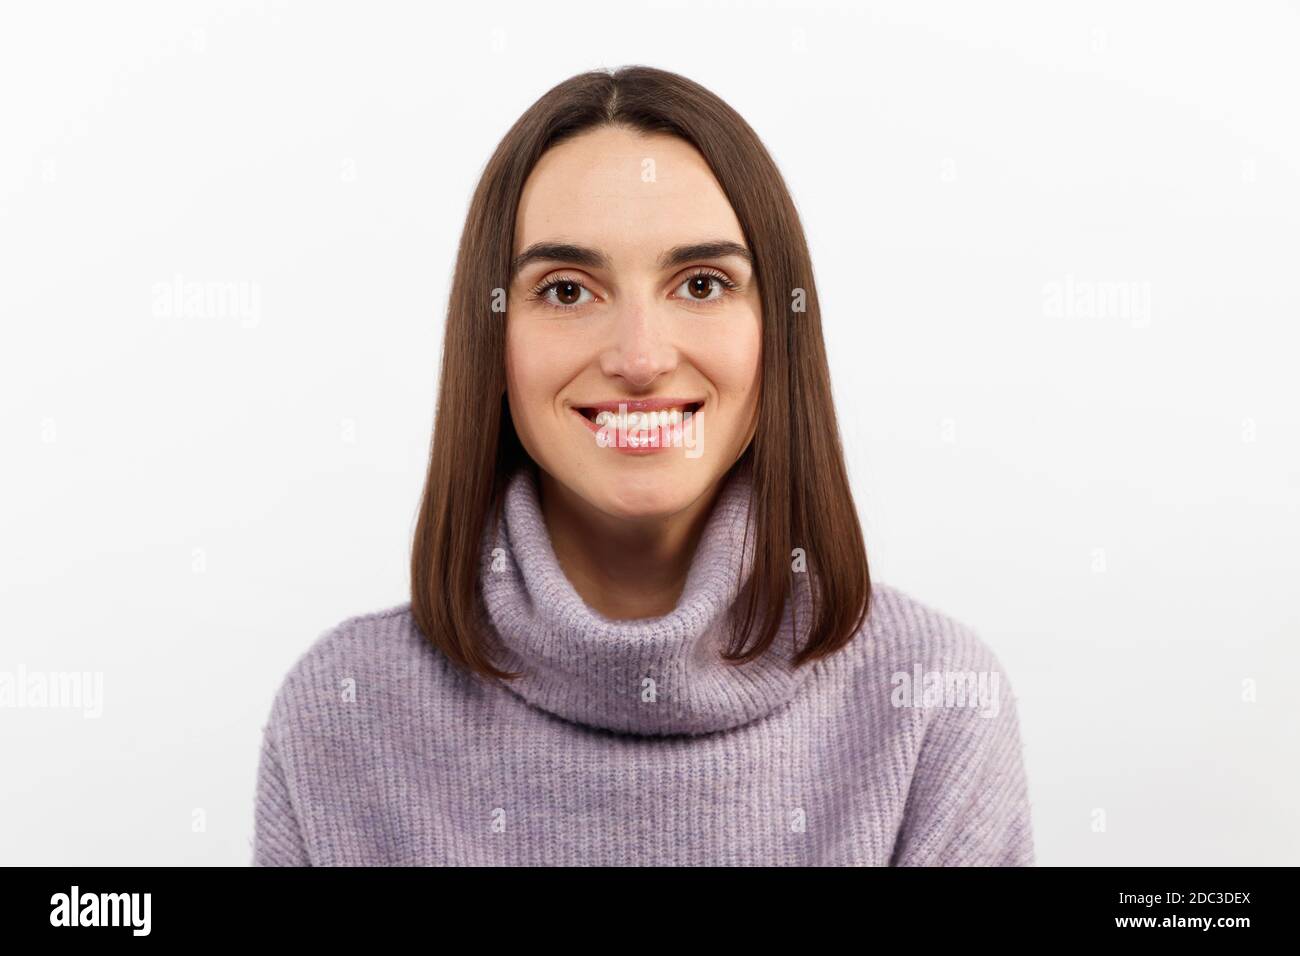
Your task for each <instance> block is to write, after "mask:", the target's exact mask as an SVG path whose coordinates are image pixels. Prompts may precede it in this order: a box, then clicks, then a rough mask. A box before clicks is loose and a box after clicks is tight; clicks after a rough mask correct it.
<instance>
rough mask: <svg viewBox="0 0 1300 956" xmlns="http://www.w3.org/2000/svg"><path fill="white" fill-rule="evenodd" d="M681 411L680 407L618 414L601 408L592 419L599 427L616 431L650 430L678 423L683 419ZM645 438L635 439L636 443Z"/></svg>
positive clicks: (643, 440) (645, 437)
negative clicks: (623, 414) (624, 414)
mask: <svg viewBox="0 0 1300 956" xmlns="http://www.w3.org/2000/svg"><path fill="white" fill-rule="evenodd" d="M682 412H683V410H682V409H680V408H664V409H656V410H655V411H652V412H628V413H627V414H626V416H620V415H619V413H618V412H613V411H610V410H608V409H602V410H601V411H599V412H597V413H596V415H595V418H594V421H595V422H596V424H597V425H598V426H599V427H601V428H612V429H615V430H618V431H624V432H642V431H652V430H654V429H657V428H669V427H672V426H675V425H680V424H681V423H682V421H683V419H684V416H683V414H682ZM647 440H648V436H643V437H640V438H638V439H637V443H644V442H645V441H647Z"/></svg>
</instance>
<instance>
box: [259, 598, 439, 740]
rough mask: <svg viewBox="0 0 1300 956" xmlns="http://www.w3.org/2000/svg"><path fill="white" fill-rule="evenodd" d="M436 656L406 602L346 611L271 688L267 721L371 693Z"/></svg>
mask: <svg viewBox="0 0 1300 956" xmlns="http://www.w3.org/2000/svg"><path fill="white" fill-rule="evenodd" d="M439 658H440V655H438V654H437V652H436V651H435V650H434V648H433V647H432V646H431V645H430V644H429V643H428V642H427V641H425V640H424V638H423V635H422V634H421V633H420V630H419V628H418V627H417V626H416V624H415V619H414V617H413V616H412V614H411V606H410V604H409V603H408V602H404V603H402V604H398V605H394V606H392V607H388V608H384V609H382V610H378V611H372V612H369V613H365V614H357V615H354V616H352V617H348V618H346V619H344V620H343V621H340V622H339V623H338V624H336V625H334V626H333V627H329V628H327V629H325V630H324V631H322V632H320V634H319V635H318V636H317V637H316V638H315V640H313V641H312V642H311V643H310V644H309V645H308V646H307V647H306V648H305V649H304V650H303V651H302V652H301V653H300V654H299V655H298V657H297V658H296V659H295V661H294V663H293V665H292V666H291V667H290V668H289V670H288V672H287V673H286V674H285V675H284V677H283V679H282V680H281V682H280V685H279V687H278V689H277V690H276V693H275V697H274V700H273V702H272V705H271V722H272V723H283V722H292V721H295V720H296V719H298V718H301V717H302V716H303V715H304V714H308V713H312V712H316V713H319V709H320V707H322V706H326V705H332V704H334V703H335V702H336V701H338V700H339V699H340V698H343V699H347V698H348V697H349V696H350V697H352V698H353V699H355V698H356V697H358V696H360V695H365V696H371V697H373V696H374V694H375V693H376V692H377V691H378V692H383V691H384V690H385V689H386V688H388V687H390V686H391V685H392V683H393V682H394V681H401V680H405V679H416V678H418V677H419V675H421V674H422V673H427V672H429V671H430V670H432V669H436V668H437V667H438V661H439Z"/></svg>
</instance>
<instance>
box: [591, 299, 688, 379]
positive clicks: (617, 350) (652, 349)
mask: <svg viewBox="0 0 1300 956" xmlns="http://www.w3.org/2000/svg"><path fill="white" fill-rule="evenodd" d="M609 335H610V336H611V339H610V341H609V342H608V343H607V344H606V345H605V347H604V348H603V349H602V350H601V353H600V370H601V371H602V372H603V373H604V374H605V375H606V376H607V377H609V378H621V379H623V381H624V382H625V383H626V385H627V387H628V388H629V389H632V390H642V389H645V388H648V387H649V386H650V385H651V384H653V383H654V380H655V379H656V378H658V377H659V376H660V375H663V374H664V373H665V372H671V371H673V370H674V369H675V368H676V367H677V349H676V347H675V345H674V344H673V342H672V337H671V334H670V330H669V320H668V319H667V317H665V316H662V315H659V314H657V313H656V310H655V309H654V308H653V306H651V305H649V304H647V303H646V302H645V301H643V300H640V299H638V300H636V301H630V302H627V303H625V304H624V305H623V306H622V307H621V308H620V309H619V310H618V312H617V314H616V315H615V316H614V320H613V321H612V322H611V323H610V324H609Z"/></svg>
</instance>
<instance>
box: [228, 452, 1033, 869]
mask: <svg viewBox="0 0 1300 956" xmlns="http://www.w3.org/2000/svg"><path fill="white" fill-rule="evenodd" d="M750 490H751V479H750V476H749V474H748V473H747V472H744V471H736V472H734V473H733V476H732V477H731V478H730V480H729V481H728V483H727V484H726V485H725V487H724V488H723V489H722V492H721V493H720V495H719V496H718V500H717V501H716V503H715V505H714V507H713V510H712V511H711V513H710V515H709V517H708V519H707V522H706V525H705V527H704V530H703V532H702V535H701V538H700V540H699V543H698V545H697V548H696V552H695V555H694V558H693V561H692V564H691V566H690V570H689V572H688V575H687V579H686V583H685V589H684V591H683V593H682V596H681V598H680V599H679V601H678V603H677V606H676V608H675V609H674V610H673V611H671V612H669V613H668V614H666V615H664V616H661V617H657V618H650V619H637V620H611V619H608V618H606V617H604V616H602V615H601V614H600V613H598V612H597V611H595V610H594V609H592V608H590V607H589V606H588V605H587V604H585V602H584V601H583V600H582V599H581V598H580V597H579V596H578V594H577V593H576V592H575V590H574V589H573V586H572V585H571V584H570V583H569V581H568V579H567V578H566V577H565V575H564V572H563V571H562V570H561V568H560V566H559V564H558V562H557V559H556V556H555V553H554V551H553V549H552V547H551V542H550V538H549V536H548V534H547V531H546V525H545V522H544V520H543V516H542V512H541V508H540V503H539V497H538V487H537V482H536V476H535V474H534V472H533V471H532V470H531V469H521V470H520V471H518V472H516V473H515V475H514V476H513V477H512V479H511V481H510V483H509V484H508V486H507V489H506V492H505V502H504V513H503V520H502V522H501V523H500V525H499V526H497V527H495V528H491V527H490V528H489V529H488V531H487V532H486V533H485V535H484V540H483V549H482V555H483V572H482V578H481V580H482V595H483V602H484V606H485V609H486V612H487V617H488V619H489V620H490V623H491V630H492V633H491V634H490V636H489V638H488V639H489V641H490V642H491V646H492V647H493V649H494V653H495V656H496V660H497V662H498V663H499V664H500V665H501V666H503V667H504V668H505V669H507V670H522V671H524V672H525V676H524V677H523V678H520V679H519V680H517V681H515V682H513V683H510V684H507V685H505V686H501V685H496V684H493V683H491V682H489V681H486V680H483V679H481V678H478V677H475V676H473V675H470V674H468V673H466V672H464V671H462V670H460V669H459V668H457V667H455V666H454V665H452V663H451V662H450V661H449V660H448V659H447V658H446V657H445V656H443V654H442V653H441V652H440V651H438V650H437V649H436V648H434V647H433V646H432V645H431V644H429V643H428V642H427V641H426V640H425V639H424V637H423V636H422V635H421V633H420V631H419V630H418V628H417V627H416V625H415V623H414V620H413V618H412V615H411V611H410V606H409V604H401V605H399V606H397V607H392V608H389V609H387V610H383V611H379V612H377V613H372V614H366V615H361V616H358V617H353V618H350V619H348V620H346V621H343V622H342V623H341V624H339V625H338V626H337V627H334V628H332V629H330V630H328V631H326V632H325V633H323V634H322V635H320V637H319V638H318V639H317V640H316V641H315V642H314V643H313V644H312V645H311V646H310V647H309V648H308V649H307V650H306V651H305V652H304V653H303V654H302V655H301V656H300V657H299V658H298V660H297V661H296V663H295V664H294V666H293V667H292V668H291V669H290V671H289V673H288V674H287V676H286V677H285V678H284V679H283V682H282V683H281V685H280V687H279V690H278V691H277V693H276V695H275V698H274V701H273V703H272V706H271V711H270V718H269V721H268V722H267V723H266V724H265V725H264V728H263V732H262V749H261V755H260V761H259V768H258V779H257V792H256V801H255V813H254V819H255V835H254V852H253V863H254V864H255V865H283V866H328V865H539V866H550V865H594V866H622V865H637V866H640V865H706V866H708V865H1031V864H1032V863H1033V853H1034V850H1033V840H1032V835H1031V828H1030V812H1029V801H1028V795H1027V787H1026V777H1025V772H1024V768H1023V763H1022V759H1021V743H1020V736H1019V729H1018V724H1017V712H1016V706H1015V701H1014V698H1013V697H1012V695H1011V688H1010V684H1009V683H1008V681H1007V679H1006V675H1005V674H1004V672H1003V671H1002V669H1001V667H1000V665H999V663H998V661H997V659H996V658H995V656H994V655H993V653H992V652H991V651H990V649H989V648H988V646H986V645H985V643H983V641H982V640H981V639H980V638H979V637H978V636H977V635H976V634H975V633H974V632H972V631H971V630H970V629H969V628H967V627H965V626H963V625H962V624H960V623H958V622H957V621H954V620H953V619H951V618H949V617H947V616H945V615H943V614H941V613H939V612H937V611H935V610H933V609H931V608H929V607H927V606H925V605H923V604H921V603H919V602H918V601H916V600H914V599H912V598H911V597H909V596H907V595H905V594H904V593H903V592H901V591H900V590H898V589H895V588H893V587H889V586H887V585H883V584H879V583H876V584H874V586H873V595H872V602H871V611H870V614H869V616H868V618H867V622H866V624H865V625H864V626H863V628H862V630H861V631H860V632H859V633H858V634H856V635H855V636H854V639H853V640H852V641H851V642H850V643H849V644H848V645H847V646H846V647H845V648H843V649H842V650H840V651H838V652H836V653H835V654H833V655H831V656H830V657H827V658H822V659H820V660H817V661H814V662H812V663H810V664H805V665H804V666H803V667H801V668H799V669H797V670H796V669H794V668H792V667H791V666H790V664H789V659H790V654H791V651H792V649H793V647H794V640H793V638H792V637H789V636H787V637H785V638H784V639H778V641H777V642H776V643H775V644H774V645H773V646H772V647H771V648H770V649H769V650H768V651H767V652H766V653H765V654H764V655H763V656H761V657H759V658H758V659H757V660H754V661H751V662H749V663H747V664H742V665H739V666H737V665H734V664H730V663H728V662H726V661H724V660H722V659H721V657H720V656H719V653H718V652H719V650H720V648H721V647H722V646H723V645H722V643H721V642H722V640H723V638H724V628H723V624H724V622H725V621H726V620H727V618H728V615H729V613H730V612H731V609H732V606H733V603H734V601H735V597H736V594H737V587H738V581H737V571H738V570H741V571H743V573H745V574H748V569H749V567H750V562H751V561H752V541H753V534H752V530H751V533H750V534H749V535H748V536H746V534H745V517H746V507H747V504H748V501H749V495H750ZM489 524H490V523H489ZM747 542H748V544H747ZM800 593H803V594H806V590H805V591H804V592H800ZM789 603H796V602H795V601H792V602H789ZM795 617H796V620H798V619H799V618H800V617H803V618H805V619H806V615H796V616H795ZM790 620H791V614H790V608H789V607H787V611H786V620H785V627H784V628H783V631H782V633H783V634H785V633H786V631H787V630H788V627H789V624H790Z"/></svg>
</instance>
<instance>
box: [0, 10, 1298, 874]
mask: <svg viewBox="0 0 1300 956" xmlns="http://www.w3.org/2000/svg"><path fill="white" fill-rule="evenodd" d="M973 7H974V5H971V4H962V3H953V4H947V5H937V4H924V5H918V4H913V3H891V4H810V3H802V2H800V3H793V2H779V3H764V2H758V3H748V2H746V3H742V2H722V3H689V4H687V3H680V4H679V3H663V4H660V3H636V4H628V5H619V4H607V3H602V4H591V5H570V4H551V3H548V4H540V5H538V4H519V5H506V4H502V3H495V2H483V3H472V4H456V3H451V4H438V5H432V4H429V5H425V4H421V5H414V4H412V5H398V4H387V3H350V4H338V5H333V4H331V5H323V4H316V3H274V2H265V3H250V4H235V3H230V4H207V3H189V4H171V3H157V4H125V5H113V6H111V7H110V6H108V5H102V4H93V3H86V4H80V5H68V4H62V3H42V4H30V5H27V6H26V8H25V9H16V8H15V6H13V5H6V6H5V8H4V13H3V16H2V19H0V89H3V90H4V93H3V94H2V96H3V100H2V101H0V102H2V107H0V137H2V138H3V143H4V147H3V149H2V150H0V269H2V272H0V316H2V320H3V325H2V329H3V339H2V341H0V415H2V416H3V419H2V424H0V448H2V449H3V455H4V462H3V470H2V471H0V474H3V480H4V493H3V496H0V542H3V547H2V548H0V561H2V562H3V563H2V564H0V627H2V628H3V631H2V633H0V641H2V643H0V677H2V676H3V675H6V674H7V675H8V680H9V681H10V686H11V687H12V686H13V683H14V682H15V681H17V680H18V679H19V678H20V677H24V680H25V683H24V685H23V686H28V684H29V682H30V681H31V680H32V679H33V675H35V678H36V679H37V680H40V679H42V678H43V677H45V678H48V676H49V675H55V674H63V675H67V674H72V675H90V676H89V678H84V679H83V680H84V682H83V684H82V685H81V686H82V688H83V689H85V690H89V691H91V695H90V696H91V697H92V698H94V699H93V700H83V701H82V705H81V706H62V707H44V708H41V707H36V706H17V705H18V704H28V705H30V704H33V703H34V702H35V701H34V700H33V699H31V698H25V697H23V695H22V694H19V695H17V696H15V695H13V694H10V695H9V697H8V700H7V704H6V706H5V707H3V708H0V743H2V745H3V767H4V770H3V773H2V774H0V780H2V783H0V862H3V863H11V864H87V865H89V864H152V863H162V864H221V865H243V864H245V863H247V862H248V861H249V859H250V856H251V846H250V841H251V836H252V801H253V792H254V782H255V775H256V767H257V757H258V748H259V744H260V734H261V729H262V726H263V723H264V722H265V720H266V718H267V716H268V713H269V708H270V704H271V699H272V695H273V693H274V691H275V689H276V687H277V686H278V684H279V682H280V680H281V679H282V677H283V676H284V674H285V672H286V671H287V670H288V668H289V667H290V666H291V665H292V664H293V663H294V661H295V660H296V659H297V658H298V656H299V655H300V654H301V653H302V652H303V651H304V650H306V648H307V647H308V645H309V644H310V643H311V642H312V641H313V640H314V639H315V638H316V637H317V636H318V635H319V634H320V633H321V632H322V631H324V630H325V629H327V628H329V627H331V626H333V625H334V624H337V623H338V622H339V621H341V620H342V619H343V618H345V617H348V616H350V615H353V614H359V613H363V612H367V611H371V610H377V609H380V608H385V607H389V606H392V605H394V604H398V603H401V602H402V601H404V600H406V596H407V590H406V587H407V561H408V548H409V541H410V536H411V533H412V529H413V525H414V518H415V509H416V503H417V499H418V496H419V493H420V489H421V483H422V479H423V469H424V465H425V461H426V454H427V450H428V441H429V431H430V428H431V425H432V414H433V404H434V396H435V389H436V376H437V368H438V358H439V349H440V343H441V335H442V327H443V317H444V310H445V307H446V299H447V293H448V287H449V281H450V276H451V271H452V266H453V263H454V255H455V250H456V243H457V240H458V237H459V233H460V230H461V227H462V224H463V221H464V216H465V212H466V209H467V205H468V201H469V197H470V194H471V192H472V190H473V188H474V185H475V182H476V181H477V178H478V176H479V174H480V172H481V170H482V168H483V165H484V163H485V162H486V160H487V158H488V156H489V154H490V153H491V150H492V149H493V147H494V146H495V145H496V143H497V141H498V140H499V139H500V137H501V136H502V134H503V133H504V132H505V130H506V129H507V128H508V127H509V125H510V124H511V123H513V122H514V121H515V119H516V118H517V117H518V116H519V114H520V113H521V112H522V111H523V110H524V109H525V108H526V107H527V106H528V105H529V104H530V103H532V102H533V100H535V99H536V98H537V97H538V96H540V95H541V94H542V93H543V92H545V91H546V90H547V89H549V88H550V87H551V86H553V85H554V84H555V83H557V82H559V81H561V80H563V79H565V78H567V77H569V76H571V75H573V74H575V73H578V72H581V71H583V70H587V69H592V68H596V67H614V66H620V65H625V64H632V63H640V64H646V65H650V66H657V67H661V68H665V69H669V70H673V71H676V72H679V73H682V74H684V75H686V76H688V77H690V78H692V79H695V80H697V81H698V82H700V83H702V84H704V85H705V86H707V87H709V88H710V89H712V90H713V91H715V92H716V93H717V94H718V95H720V96H721V97H722V98H724V99H725V100H727V101H728V102H729V103H730V104H731V105H732V106H734V107H735V108H736V109H737V110H738V111H739V112H740V113H741V114H742V115H743V116H745V117H746V119H747V120H748V121H749V122H750V123H751V124H752V125H753V126H754V128H755V129H756V130H757V131H758V133H759V135H760V136H761V137H762V138H763V140H764V141H765V143H766V144H767V146H768V148H769V149H770V150H771V152H772V154H773V156H774V157H775V159H776V161H777V163H778V164H779V166H780V167H781V169H782V171H783V173H784V175H785V177H786V178H787V181H788V183H789V185H790V188H791V190H792V192H793V195H794V198H795V201H796V203H797V204H798V207H799V210H800V213H801V215H802V218H803V222H804V226H805V229H806V231H807V235H808V239H809V242H810V244H811V247H812V252H813V261H814V265H815V268H816V278H817V283H818V288H819V291H820V295H821V301H822V304H823V310H824V322H825V334H826V339H827V346H828V349H829V352H830V356H831V363H832V375H833V382H834V386H835V395H836V400H837V414H838V417H839V422H840V426H841V428H842V433H843V438H844V442H845V453H846V455H847V458H848V463H849V468H850V471H851V476H852V480H853V485H854V488H855V491H856V495H857V500H858V504H859V507H860V510H861V514H862V520H863V524H864V528H865V531H866V535H867V547H868V555H869V558H870V561H871V565H872V570H873V574H874V576H876V577H877V578H878V579H879V580H882V581H886V582H889V583H892V584H894V585H896V586H898V587H901V588H903V589H904V590H906V591H908V592H910V593H912V594H913V595H914V596H916V597H918V598H920V599H921V600H923V601H925V602H926V603H929V604H931V605H933V606H935V607H937V608H939V609H940V610H942V611H945V612H947V613H948V614H951V615H953V616H955V617H957V618H959V619H960V620H962V621H965V622H966V623H968V624H970V625H971V626H972V627H973V628H975V629H976V630H977V632H978V633H979V634H980V635H981V636H982V637H983V638H984V639H985V640H986V641H987V642H988V643H989V644H990V645H991V646H992V648H993V650H994V651H995V653H996V654H997V656H998V658H999V660H1000V661H1001V662H1002V664H1003V665H1004V666H1005V668H1006V669H1007V671H1008V673H1009V675H1010V678H1011V681H1012V688H1013V690H1014V692H1015V695H1016V697H1017V700H1018V706H1019V708H1020V713H1021V722H1022V728H1023V736H1024V745H1025V761H1026V767H1027V770H1028V775H1029V786H1030V799H1031V801H1032V804H1033V817H1034V827H1035V834H1036V843H1037V848H1038V857H1039V862H1040V863H1042V864H1084V865H1097V864H1197V863H1212V864H1283V863H1290V864H1294V863H1297V862H1300V852H1298V845H1300V822H1298V816H1297V814H1296V812H1295V806H1296V799H1297V784H1298V783H1300V779H1298V778H1300V774H1298V772H1297V765H1296V763H1297V761H1296V758H1297V741H1298V740H1300V718H1298V717H1297V711H1298V707H1297V702H1296V699H1295V681H1296V676H1297V674H1298V673H1300V652H1298V651H1297V637H1298V636H1300V613H1298V612H1297V605H1296V590H1297V587H1296V578H1297V570H1300V569H1298V567H1297V565H1298V562H1297V557H1296V546H1297V543H1298V542H1300V517H1298V514H1297V502H1298V501H1300V452H1298V450H1297V439H1298V437H1300V389H1298V387H1297V384H1296V375H1295V365H1296V357H1297V347H1300V333H1297V325H1298V324H1300V285H1298V284H1297V265H1300V158H1298V157H1300V124H1297V122H1296V100H1295V97H1296V92H1297V90H1300V59H1298V58H1297V57H1296V50H1297V48H1300V12H1297V7H1296V6H1295V5H1294V4H1283V3H1252V4H1229V3H1226V2H1225V3H1221V4H1204V5H1190V4H1180V3H1168V4H1133V3H1104V4H1099V3H1095V2H1089V3H1078V4H1071V5H1059V4H1052V5H1045V4H1038V3H1024V4H1016V5H1007V4H998V5H989V4H980V5H979V10H978V11H977V10H975V9H973ZM194 290H198V294H197V295H191V294H190V293H191V292H193V291H194ZM483 411H484V412H485V413H487V412H491V411H492V410H491V409H484V410H483ZM466 413H467V414H473V413H474V412H473V410H472V409H470V410H466ZM95 690H100V691H101V692H102V693H101V694H99V695H95V694H94V691H95Z"/></svg>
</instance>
